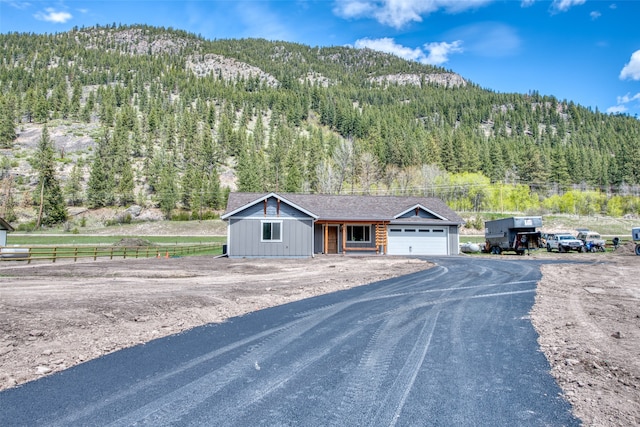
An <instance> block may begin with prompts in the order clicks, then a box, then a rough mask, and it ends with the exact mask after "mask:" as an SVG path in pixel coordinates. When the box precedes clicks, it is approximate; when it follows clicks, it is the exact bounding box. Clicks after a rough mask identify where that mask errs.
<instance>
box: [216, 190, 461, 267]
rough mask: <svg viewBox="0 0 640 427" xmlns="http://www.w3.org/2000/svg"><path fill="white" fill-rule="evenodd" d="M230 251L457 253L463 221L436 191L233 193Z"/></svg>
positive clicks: (253, 253) (245, 254)
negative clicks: (426, 193)
mask: <svg viewBox="0 0 640 427" xmlns="http://www.w3.org/2000/svg"><path fill="white" fill-rule="evenodd" d="M222 219H223V220H225V221H227V223H228V225H227V254H228V256H230V257H311V256H314V255H315V254H347V253H371V254H387V255H457V254H458V253H459V228H460V226H461V225H462V224H464V221H463V220H462V218H460V217H459V216H458V215H457V214H456V213H455V212H454V211H452V210H451V209H450V208H449V207H448V206H447V205H446V204H445V203H444V202H443V201H442V200H440V199H438V198H428V197H414V196H363V195H358V196H355V195H326V194H295V193H282V194H278V193H267V194H265V193H231V194H230V195H229V199H228V202H227V209H226V211H225V213H224V214H223V215H222Z"/></svg>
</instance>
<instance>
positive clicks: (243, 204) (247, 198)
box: [220, 193, 318, 219]
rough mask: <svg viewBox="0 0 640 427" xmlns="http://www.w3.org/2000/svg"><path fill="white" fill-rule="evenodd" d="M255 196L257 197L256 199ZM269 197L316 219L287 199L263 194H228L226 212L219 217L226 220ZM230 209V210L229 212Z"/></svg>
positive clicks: (314, 215) (310, 213) (316, 216)
mask: <svg viewBox="0 0 640 427" xmlns="http://www.w3.org/2000/svg"><path fill="white" fill-rule="evenodd" d="M255 196H258V197H257V198H256V197H255ZM270 197H275V198H277V199H279V200H280V201H281V202H284V203H286V204H288V205H289V206H291V207H293V208H295V209H297V210H299V211H300V212H303V213H304V214H306V215H309V216H310V217H312V218H314V219H318V215H316V214H314V213H312V212H309V211H308V210H307V209H305V208H303V207H301V206H298V205H297V204H296V203H293V202H291V201H289V200H287V198H285V197H282V196H280V195H278V194H276V193H268V194H264V193H230V194H229V199H228V200H227V210H226V211H225V213H224V214H223V215H222V216H221V217H220V218H221V219H227V218H229V217H230V216H233V215H235V214H236V213H238V212H241V211H243V210H245V209H246V208H248V207H249V206H253V205H255V204H256V203H260V202H262V201H263V200H266V199H268V198H270ZM232 206H237V207H235V208H232ZM230 209H231V210H230Z"/></svg>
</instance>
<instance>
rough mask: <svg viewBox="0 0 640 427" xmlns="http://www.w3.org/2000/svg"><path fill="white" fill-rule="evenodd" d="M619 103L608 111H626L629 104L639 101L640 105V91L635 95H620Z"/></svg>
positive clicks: (611, 112) (614, 112) (612, 112)
mask: <svg viewBox="0 0 640 427" xmlns="http://www.w3.org/2000/svg"><path fill="white" fill-rule="evenodd" d="M616 101H617V105H615V106H613V107H609V108H607V113H610V114H616V113H624V112H626V111H628V108H627V104H630V103H633V102H637V103H638V105H640V92H639V93H636V94H635V95H631V94H630V93H628V94H626V95H623V96H619V97H618V98H617V100H616Z"/></svg>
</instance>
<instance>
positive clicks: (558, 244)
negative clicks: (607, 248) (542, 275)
mask: <svg viewBox="0 0 640 427" xmlns="http://www.w3.org/2000/svg"><path fill="white" fill-rule="evenodd" d="M554 249H555V250H557V251H558V252H568V251H576V252H584V244H583V243H582V240H578V239H576V238H575V236H573V235H572V234H568V233H567V234H555V235H553V237H551V238H550V239H547V252H551V251H552V250H554Z"/></svg>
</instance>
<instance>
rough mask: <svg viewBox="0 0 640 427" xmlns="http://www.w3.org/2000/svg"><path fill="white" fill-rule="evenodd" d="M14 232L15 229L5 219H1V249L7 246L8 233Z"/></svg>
mask: <svg viewBox="0 0 640 427" xmlns="http://www.w3.org/2000/svg"><path fill="white" fill-rule="evenodd" d="M12 231H13V227H12V226H11V224H9V223H8V222H7V221H5V220H4V219H3V218H0V248H3V247H5V246H7V233H10V232H12Z"/></svg>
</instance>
